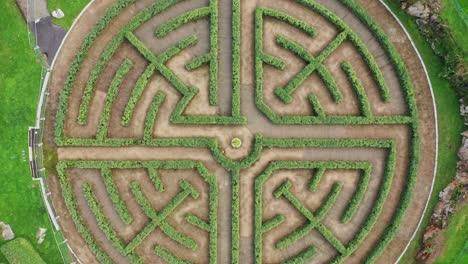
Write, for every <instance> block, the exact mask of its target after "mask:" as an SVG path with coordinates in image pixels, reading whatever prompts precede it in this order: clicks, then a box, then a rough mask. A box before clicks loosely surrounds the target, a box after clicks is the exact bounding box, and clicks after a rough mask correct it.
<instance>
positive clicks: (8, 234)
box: [0, 222, 15, 240]
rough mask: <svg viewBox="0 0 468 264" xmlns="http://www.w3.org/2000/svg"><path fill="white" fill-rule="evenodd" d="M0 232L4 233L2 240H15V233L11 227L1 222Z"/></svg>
mask: <svg viewBox="0 0 468 264" xmlns="http://www.w3.org/2000/svg"><path fill="white" fill-rule="evenodd" d="M0 231H1V232H2V238H3V239H4V240H12V239H14V238H15V233H13V230H12V229H11V227H10V225H7V224H5V223H3V222H0Z"/></svg>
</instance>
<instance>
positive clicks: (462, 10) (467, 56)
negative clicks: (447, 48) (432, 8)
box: [440, 0, 468, 67]
mask: <svg viewBox="0 0 468 264" xmlns="http://www.w3.org/2000/svg"><path fill="white" fill-rule="evenodd" d="M440 17H441V19H442V21H443V22H444V23H445V24H447V25H448V26H449V31H450V33H451V35H452V36H453V38H454V40H455V43H457V44H458V46H459V47H460V48H461V50H460V52H461V53H462V54H461V56H462V57H463V59H464V62H465V66H466V67H468V44H467V43H468V35H467V34H466V30H467V28H468V2H467V1H461V0H442V11H441V13H440Z"/></svg>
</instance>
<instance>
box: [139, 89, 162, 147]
mask: <svg viewBox="0 0 468 264" xmlns="http://www.w3.org/2000/svg"><path fill="white" fill-rule="evenodd" d="M165 98H166V95H165V94H163V93H162V92H158V93H157V94H156V96H155V97H154V100H153V103H151V106H150V109H149V110H148V114H147V115H146V119H145V131H144V132H143V141H144V142H148V141H150V140H151V136H152V134H153V130H154V126H155V124H156V116H157V114H158V111H159V108H160V107H161V104H162V102H163V101H164V99H165Z"/></svg>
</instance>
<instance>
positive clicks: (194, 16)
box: [155, 7, 212, 38]
mask: <svg viewBox="0 0 468 264" xmlns="http://www.w3.org/2000/svg"><path fill="white" fill-rule="evenodd" d="M211 12H212V10H211V8H210V7H201V8H198V9H195V10H192V11H190V12H187V13H185V14H183V15H180V16H178V17H176V18H173V19H171V20H169V21H168V22H166V23H164V24H163V25H161V26H159V27H158V28H157V29H156V31H155V34H156V37H159V38H160V37H164V36H166V35H167V34H169V33H170V32H172V31H174V30H176V29H177V28H179V27H180V26H182V25H184V24H187V23H189V22H193V21H195V20H198V19H200V18H203V17H206V16H209V15H210V14H211Z"/></svg>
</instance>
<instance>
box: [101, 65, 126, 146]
mask: <svg viewBox="0 0 468 264" xmlns="http://www.w3.org/2000/svg"><path fill="white" fill-rule="evenodd" d="M132 66H133V63H132V61H131V60H129V59H125V60H124V62H123V63H122V65H120V67H119V68H118V69H117V72H116V73H115V75H114V78H113V79H112V81H111V84H110V86H109V90H108V91H107V95H106V102H105V103H104V111H103V113H102V115H101V120H100V121H99V126H98V131H97V135H96V138H97V140H103V139H104V138H105V137H106V136H107V130H108V128H109V119H110V114H111V110H112V103H113V102H114V99H115V97H116V96H117V94H118V92H119V89H120V86H121V84H122V81H123V79H124V78H125V76H126V75H127V73H128V72H129V71H130V69H131V68H132Z"/></svg>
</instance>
